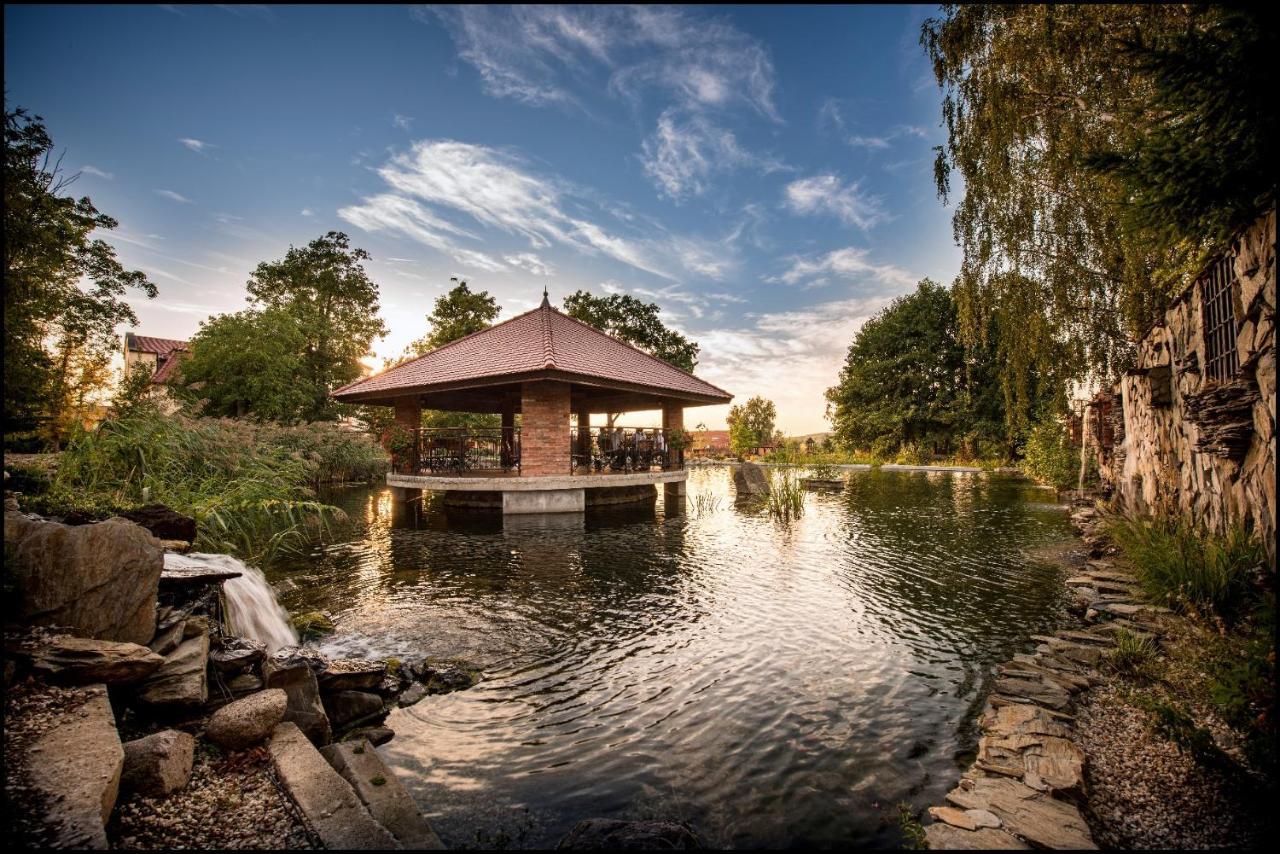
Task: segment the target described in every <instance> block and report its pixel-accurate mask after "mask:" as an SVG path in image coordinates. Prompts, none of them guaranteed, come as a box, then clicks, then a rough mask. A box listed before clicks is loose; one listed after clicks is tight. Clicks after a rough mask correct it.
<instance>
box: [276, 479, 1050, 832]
mask: <svg viewBox="0 0 1280 854" xmlns="http://www.w3.org/2000/svg"><path fill="white" fill-rule="evenodd" d="M847 478H848V485H847V488H846V489H845V490H844V491H842V492H810V493H808V494H806V496H805V512H804V515H803V516H802V517H800V518H799V519H796V520H793V521H791V522H790V523H783V522H779V521H777V520H775V519H772V518H770V517H769V515H768V514H767V513H766V512H765V511H764V509H763V508H762V507H760V506H759V505H758V504H756V503H753V502H745V503H739V502H737V501H736V500H735V499H736V496H735V494H734V489H733V485H732V481H731V479H730V478H729V476H728V473H727V470H725V469H724V468H704V469H695V470H693V471H691V472H690V478H689V497H688V499H687V500H686V501H684V502H683V507H674V506H673V507H664V506H663V502H662V500H661V499H659V501H658V503H657V506H656V507H648V508H635V507H632V508H625V507H623V508H614V509H610V510H608V511H607V512H604V511H601V512H592V513H588V514H587V515H586V516H585V517H582V516H566V517H564V518H562V519H560V520H559V523H558V524H556V525H554V526H551V527H545V526H538V525H532V526H530V525H524V524H511V523H510V521H509V522H508V523H507V524H506V525H504V524H503V522H502V519H501V517H500V516H491V515H484V514H483V513H481V514H478V515H477V514H475V513H474V512H473V513H472V514H470V515H468V514H458V513H454V512H452V511H451V512H448V513H446V512H444V510H443V508H441V507H440V506H439V505H438V504H437V503H436V502H428V504H427V506H426V508H425V512H423V513H421V514H418V515H416V516H414V515H412V514H408V515H406V514H403V513H402V512H397V511H396V510H395V509H394V508H393V506H392V504H391V502H390V500H389V491H388V490H385V489H372V490H370V489H363V490H349V491H344V492H340V493H336V494H334V495H332V496H330V497H329V500H332V501H334V502H335V503H338V504H340V505H341V506H343V508H344V509H346V510H347V511H348V514H349V516H350V518H351V519H352V520H353V521H352V522H351V523H350V526H349V528H347V529H345V530H343V531H342V532H341V533H340V536H339V538H338V540H337V541H335V542H334V543H331V544H329V545H327V546H326V547H324V548H323V549H320V550H318V551H317V553H316V554H314V555H311V556H308V557H307V558H305V559H301V560H295V561H293V562H291V563H287V564H279V565H275V566H272V567H270V568H269V569H268V575H269V576H270V577H271V578H272V579H273V580H276V579H278V578H283V577H289V578H291V579H293V581H295V582H296V583H297V584H298V587H297V589H295V590H293V591H291V592H289V593H287V594H285V595H284V597H283V599H284V604H285V605H286V606H287V607H289V608H290V609H291V610H294V611H301V610H317V609H321V610H325V611H328V612H330V613H332V614H333V615H334V617H335V622H336V624H337V627H338V631H337V633H336V634H335V635H334V636H333V637H331V638H329V639H327V640H326V642H325V645H324V648H325V649H327V650H328V651H330V652H331V653H334V654H338V653H342V652H347V651H350V652H358V653H360V654H378V655H395V656H397V657H400V658H415V657H418V658H420V657H424V656H432V657H441V658H449V657H459V658H464V659H467V660H469V661H471V662H473V663H475V664H476V665H478V666H479V667H480V668H481V669H482V670H483V671H484V681H483V682H482V683H481V684H480V685H478V686H477V687H475V688H473V689H471V690H468V691H462V692H458V693H454V694H449V695H444V696H438V697H428V698H427V699H426V700H424V701H422V702H420V703H418V704H417V705H415V706H412V707H410V708H408V709H402V710H399V711H397V712H394V713H393V714H392V715H391V718H390V719H389V721H388V723H389V725H390V726H391V727H392V728H393V729H394V730H395V731H396V733H397V735H396V738H395V739H393V740H392V741H391V742H390V743H388V744H387V745H386V746H385V747H383V748H380V750H379V752H380V753H382V754H383V755H384V756H385V757H386V759H387V760H388V762H390V763H391V764H392V765H393V766H395V767H396V770H397V772H398V773H400V774H401V775H402V777H403V779H404V781H405V783H406V785H407V787H408V788H409V791H410V792H411V793H412V794H413V795H414V797H415V798H416V799H417V800H418V803H419V804H420V806H421V807H422V809H423V811H424V813H425V814H427V816H428V818H429V819H430V820H431V822H432V824H433V826H434V827H435V828H436V829H437V831H438V832H439V833H440V834H441V836H442V837H443V838H444V840H445V842H446V843H447V844H450V845H451V846H457V845H468V846H476V845H480V846H482V847H497V846H499V845H504V844H505V845H509V846H525V847H535V846H548V845H554V844H555V842H556V841H557V840H558V839H559V838H560V837H561V836H562V835H563V834H564V833H565V832H566V831H567V830H568V829H569V828H570V827H572V825H573V824H574V822H576V821H577V820H578V819H581V818H585V817H592V816H604V817H614V818H663V819H673V820H683V821H688V822H690V823H691V824H692V825H693V827H694V828H695V829H696V830H697V831H698V832H699V833H700V834H701V835H702V837H703V839H704V841H705V842H706V843H708V844H710V845H733V846H739V847H761V846H791V845H802V844H812V845H837V844H849V845H859V844H860V845H879V846H886V845H897V844H899V842H900V839H899V837H898V835H897V830H896V822H895V818H896V805H897V803H898V802H899V801H904V800H905V801H909V802H911V803H914V804H916V805H919V806H923V805H925V804H928V803H940V802H941V800H942V796H943V794H944V793H945V792H946V790H947V789H948V788H950V786H951V785H953V783H954V780H955V777H956V775H957V774H958V771H959V764H958V763H959V762H960V761H961V759H962V758H963V757H964V754H965V753H966V752H968V751H972V750H973V749H974V748H975V746H976V744H975V740H976V732H975V727H974V723H973V718H974V716H975V715H976V714H977V712H978V710H980V708H981V706H982V703H983V701H984V699H985V694H986V690H987V686H988V683H989V681H990V679H991V675H992V671H993V668H994V666H995V664H996V663H998V662H1001V661H1004V660H1006V659H1007V658H1008V657H1010V656H1011V655H1012V654H1013V653H1014V652H1016V651H1018V650H1019V649H1020V648H1023V647H1024V645H1025V644H1026V643H1027V638H1028V636H1029V635H1030V634H1032V633H1037V632H1043V631H1047V630H1048V629H1049V628H1050V627H1051V626H1052V625H1053V624H1054V623H1055V621H1057V620H1058V619H1059V617H1060V614H1061V606H1062V602H1061V599H1060V589H1061V585H1060V584H1059V583H1057V582H1058V578H1059V573H1060V572H1061V571H1062V569H1061V567H1058V566H1055V565H1053V564H1050V563H1046V562H1044V561H1043V560H1042V559H1039V558H1035V557H1034V556H1032V555H1031V552H1032V551H1033V550H1037V549H1039V550H1041V551H1042V552H1043V551H1045V548H1046V547H1048V546H1051V545H1053V544H1055V543H1061V542H1063V541H1064V540H1065V539H1066V538H1067V537H1068V535H1069V528H1068V524H1067V518H1066V514H1065V513H1064V512H1063V509H1062V507H1061V506H1060V505H1057V504H1056V503H1054V499H1053V494H1052V493H1050V492H1045V491H1043V490H1038V489H1035V488H1033V487H1031V486H1030V485H1029V484H1027V483H1026V482H1025V481H1019V480H1015V479H1012V478H1007V477H997V476H988V475H982V474H970V475H953V474H945V473H937V472H928V473H911V472H871V471H868V472H854V473H850V474H848V475H847ZM699 496H702V498H699Z"/></svg>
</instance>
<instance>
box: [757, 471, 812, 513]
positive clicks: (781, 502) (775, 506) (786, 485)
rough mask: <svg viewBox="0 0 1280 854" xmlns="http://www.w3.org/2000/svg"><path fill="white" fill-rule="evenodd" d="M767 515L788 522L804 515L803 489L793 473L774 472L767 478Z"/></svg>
mask: <svg viewBox="0 0 1280 854" xmlns="http://www.w3.org/2000/svg"><path fill="white" fill-rule="evenodd" d="M765 507H766V509H767V510H768V511H769V515H770V516H773V517H774V518H775V519H781V520H783V521H790V520H792V519H798V518H800V517H801V516H803V515H804V489H802V488H801V486H800V481H799V479H798V478H797V477H796V475H795V472H791V471H775V472H773V473H772V474H771V475H770V477H769V495H768V498H766V499H765Z"/></svg>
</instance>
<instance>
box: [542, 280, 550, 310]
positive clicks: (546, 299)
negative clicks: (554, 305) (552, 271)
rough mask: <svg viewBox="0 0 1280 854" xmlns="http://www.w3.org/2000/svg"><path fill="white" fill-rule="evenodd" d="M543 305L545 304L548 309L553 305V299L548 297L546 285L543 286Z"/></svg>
mask: <svg viewBox="0 0 1280 854" xmlns="http://www.w3.org/2000/svg"><path fill="white" fill-rule="evenodd" d="M542 304H543V305H545V306H548V307H550V305H551V298H550V297H548V296H547V286H546V285H543V286H542Z"/></svg>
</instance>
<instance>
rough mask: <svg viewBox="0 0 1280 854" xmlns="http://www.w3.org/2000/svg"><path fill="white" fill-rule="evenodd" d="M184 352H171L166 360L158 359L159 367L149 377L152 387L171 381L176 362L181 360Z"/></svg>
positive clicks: (162, 357)
mask: <svg viewBox="0 0 1280 854" xmlns="http://www.w3.org/2000/svg"><path fill="white" fill-rule="evenodd" d="M186 352H187V351H186V350H173V351H171V352H170V353H169V356H168V358H165V357H164V356H161V357H160V367H159V368H158V369H156V372H155V373H154V374H152V375H151V382H152V384H153V385H166V384H167V383H169V381H170V380H172V379H173V377H174V374H175V373H176V372H177V371H176V369H177V367H178V362H179V361H180V360H181V358H182V356H183V354H184V353H186Z"/></svg>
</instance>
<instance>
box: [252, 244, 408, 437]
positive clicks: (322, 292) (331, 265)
mask: <svg viewBox="0 0 1280 854" xmlns="http://www.w3.org/2000/svg"><path fill="white" fill-rule="evenodd" d="M367 260H369V253H368V252H365V251H364V250H363V249H353V248H351V244H350V241H349V240H348V238H347V236H346V235H345V234H343V233H342V232H340V231H331V232H329V233H328V234H326V235H325V236H323V237H319V238H317V239H315V240H313V241H311V243H309V244H307V246H306V247H304V248H301V249H298V248H296V247H293V246H290V247H289V251H288V252H287V253H285V257H284V258H283V259H281V260H280V261H274V262H267V261H264V262H263V263H261V264H259V265H258V267H257V269H255V270H254V272H253V274H252V276H251V277H250V279H249V283H248V286H247V287H248V291H249V299H250V303H251V305H252V307H253V308H255V309H261V310H266V311H272V312H282V313H283V314H273V315H272V316H273V317H279V318H281V320H282V322H284V319H285V317H286V316H287V318H288V320H289V321H290V325H291V326H292V327H293V328H294V329H296V330H297V332H298V333H299V334H300V335H301V341H300V344H301V347H300V352H301V354H302V369H301V371H300V373H299V376H298V378H297V380H298V382H300V383H301V384H302V386H303V388H304V389H305V393H306V395H307V397H308V399H309V401H310V402H309V404H308V405H307V406H306V407H305V408H304V410H303V412H302V415H303V417H304V418H305V419H306V420H308V421H314V420H317V419H325V418H332V417H334V416H335V415H336V414H337V412H338V408H337V405H336V404H335V403H334V402H333V401H332V400H331V399H330V397H329V393H330V392H331V391H333V390H334V389H335V388H338V387H339V386H342V385H345V384H346V383H348V382H351V381H352V380H354V379H356V378H357V377H359V376H360V375H361V373H363V367H362V365H361V363H360V359H361V358H363V357H364V356H367V355H368V354H369V348H370V346H371V345H372V344H373V340H374V339H375V338H377V337H379V336H382V335H386V334H387V327H386V325H385V324H383V322H382V318H381V317H379V316H378V286H377V285H376V284H375V283H374V282H373V281H372V280H371V279H370V278H369V276H368V274H367V273H366V272H365V270H364V267H363V266H362V262H364V261H367Z"/></svg>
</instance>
